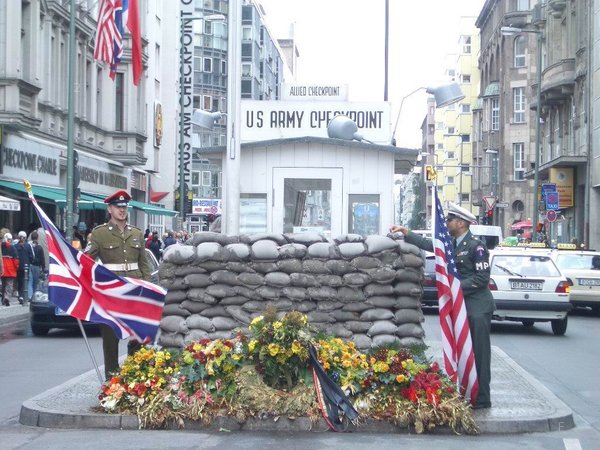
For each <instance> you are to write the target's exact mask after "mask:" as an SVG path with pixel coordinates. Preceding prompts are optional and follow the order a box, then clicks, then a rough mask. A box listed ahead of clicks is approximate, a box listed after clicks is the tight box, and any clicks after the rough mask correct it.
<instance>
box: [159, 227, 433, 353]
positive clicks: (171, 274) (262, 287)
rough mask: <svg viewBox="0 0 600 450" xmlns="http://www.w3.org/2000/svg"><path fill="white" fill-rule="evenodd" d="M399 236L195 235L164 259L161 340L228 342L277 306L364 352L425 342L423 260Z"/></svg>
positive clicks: (168, 343) (170, 249)
mask: <svg viewBox="0 0 600 450" xmlns="http://www.w3.org/2000/svg"><path fill="white" fill-rule="evenodd" d="M400 236H401V235H400ZM400 236H398V235H388V236H379V235H373V236H368V237H366V238H364V237H362V236H360V235H352V234H351V235H345V236H341V237H339V238H337V239H335V240H333V241H331V240H330V241H328V240H327V239H325V238H324V237H323V236H321V235H318V234H313V233H302V234H283V235H282V234H267V233H261V234H255V235H242V236H226V235H222V234H219V233H212V232H203V233H196V234H195V235H194V236H193V237H192V238H191V239H190V240H188V241H187V242H186V243H185V244H181V245H172V246H170V247H168V249H167V250H166V251H165V254H164V256H163V262H162V263H161V265H160V269H159V275H160V283H161V285H162V286H163V287H165V288H166V289H167V290H168V292H167V296H166V301H165V309H164V313H163V318H162V320H161V323H160V327H161V337H160V341H159V342H160V344H161V345H163V346H165V347H182V346H184V345H187V344H188V343H190V342H193V341H197V340H199V339H202V338H211V339H216V338H229V337H232V336H234V334H235V332H236V331H237V329H241V330H242V331H243V332H246V331H247V329H248V324H249V323H250V321H251V320H252V319H253V318H254V317H256V316H259V315H261V314H262V313H263V312H264V311H265V309H266V307H267V306H268V305H273V306H275V308H277V311H278V313H279V314H284V313H285V312H286V311H291V310H296V311H300V312H303V313H305V314H307V315H308V319H309V321H310V324H311V325H312V326H314V327H315V328H317V329H319V330H322V331H325V332H326V333H328V334H333V335H336V336H338V337H340V338H344V339H352V340H353V341H354V342H355V343H356V345H357V346H358V347H359V348H361V349H367V348H371V347H377V346H380V345H383V344H388V343H391V342H398V343H400V344H401V345H405V346H406V345H414V344H420V343H423V340H422V338H423V336H424V331H423V328H422V327H421V322H423V320H424V318H423V314H422V311H421V301H420V298H421V295H422V287H421V280H422V277H423V264H424V262H423V258H422V256H421V252H420V251H419V249H418V248H417V247H415V246H413V245H411V244H407V243H405V242H404V240H402V238H401V237H400Z"/></svg>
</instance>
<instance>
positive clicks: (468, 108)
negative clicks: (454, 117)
mask: <svg viewBox="0 0 600 450" xmlns="http://www.w3.org/2000/svg"><path fill="white" fill-rule="evenodd" d="M460 112H461V113H463V114H469V113H470V112H471V105H465V104H462V105H460Z"/></svg>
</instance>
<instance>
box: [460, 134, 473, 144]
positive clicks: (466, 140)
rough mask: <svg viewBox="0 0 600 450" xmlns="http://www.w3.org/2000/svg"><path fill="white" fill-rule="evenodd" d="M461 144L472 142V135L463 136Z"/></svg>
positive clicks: (461, 136)
mask: <svg viewBox="0 0 600 450" xmlns="http://www.w3.org/2000/svg"><path fill="white" fill-rule="evenodd" d="M460 142H471V135H470V134H461V135H460Z"/></svg>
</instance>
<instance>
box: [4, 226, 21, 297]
mask: <svg viewBox="0 0 600 450" xmlns="http://www.w3.org/2000/svg"><path fill="white" fill-rule="evenodd" d="M12 240H13V237H12V234H10V233H8V232H6V233H4V236H3V238H2V245H0V248H1V249H2V264H3V266H4V270H3V272H2V288H1V291H0V297H1V298H2V304H3V305H4V306H10V300H9V298H10V295H11V294H12V293H14V292H15V290H16V286H15V283H16V280H17V271H18V270H19V258H18V256H17V251H16V250H15V247H14V246H13V245H12ZM8 287H10V288H11V291H12V292H9V290H8V289H7V288H8Z"/></svg>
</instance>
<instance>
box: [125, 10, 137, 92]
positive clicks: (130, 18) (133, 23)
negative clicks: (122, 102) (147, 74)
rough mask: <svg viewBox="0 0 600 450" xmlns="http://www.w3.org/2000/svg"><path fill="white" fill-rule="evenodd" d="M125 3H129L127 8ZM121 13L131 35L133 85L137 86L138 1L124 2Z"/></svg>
mask: <svg viewBox="0 0 600 450" xmlns="http://www.w3.org/2000/svg"><path fill="white" fill-rule="evenodd" d="M127 3H129V5H128V6H126V5H127ZM123 12H124V14H126V17H127V21H126V24H127V29H128V30H129V32H130V33H131V58H132V61H133V84H134V85H136V86H137V85H138V84H139V82H140V77H141V76H142V35H141V33H140V11H139V8H138V0H129V1H127V0H124V2H123Z"/></svg>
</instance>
